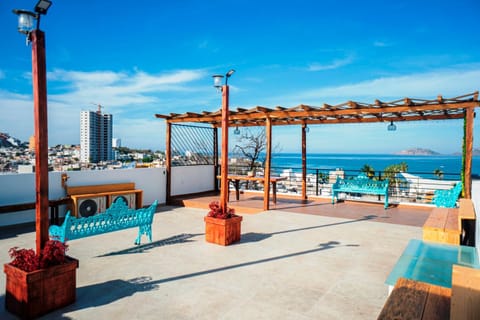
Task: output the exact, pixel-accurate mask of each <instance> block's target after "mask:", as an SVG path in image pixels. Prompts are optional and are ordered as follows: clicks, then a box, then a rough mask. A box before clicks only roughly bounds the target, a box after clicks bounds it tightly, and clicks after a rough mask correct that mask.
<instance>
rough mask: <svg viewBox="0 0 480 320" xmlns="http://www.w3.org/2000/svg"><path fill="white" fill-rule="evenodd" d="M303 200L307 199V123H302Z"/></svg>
mask: <svg viewBox="0 0 480 320" xmlns="http://www.w3.org/2000/svg"><path fill="white" fill-rule="evenodd" d="M302 200H303V201H305V200H307V124H306V123H302Z"/></svg>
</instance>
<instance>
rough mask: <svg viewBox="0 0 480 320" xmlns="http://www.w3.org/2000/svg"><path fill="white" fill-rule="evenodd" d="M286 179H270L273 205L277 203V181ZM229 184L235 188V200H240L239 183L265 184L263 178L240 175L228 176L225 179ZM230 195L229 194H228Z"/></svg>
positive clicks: (273, 177)
mask: <svg viewBox="0 0 480 320" xmlns="http://www.w3.org/2000/svg"><path fill="white" fill-rule="evenodd" d="M287 178H288V177H278V176H272V177H270V183H271V184H272V196H273V203H275V204H276V203H277V181H283V180H287ZM217 179H221V176H217ZM227 179H228V181H229V182H233V185H234V186H235V196H236V199H237V200H240V181H242V180H244V181H257V182H265V177H250V176H242V175H228V177H227ZM229 194H230V193H229Z"/></svg>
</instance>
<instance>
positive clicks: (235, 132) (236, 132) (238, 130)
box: [233, 126, 240, 136]
mask: <svg viewBox="0 0 480 320" xmlns="http://www.w3.org/2000/svg"><path fill="white" fill-rule="evenodd" d="M233 134H234V135H237V136H238V135H239V134H240V129H238V126H237V127H236V128H235V130H233Z"/></svg>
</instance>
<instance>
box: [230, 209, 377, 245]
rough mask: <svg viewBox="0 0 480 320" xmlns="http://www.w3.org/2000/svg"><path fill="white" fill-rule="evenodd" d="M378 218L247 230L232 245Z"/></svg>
mask: <svg viewBox="0 0 480 320" xmlns="http://www.w3.org/2000/svg"><path fill="white" fill-rule="evenodd" d="M375 218H378V216H376V215H368V216H364V217H363V218H361V219H355V220H348V221H342V222H335V223H329V224H321V225H318V226H311V227H305V228H297V229H290V230H284V231H277V232H272V233H257V232H248V233H245V234H242V237H241V239H240V242H238V243H236V244H233V245H239V244H242V243H248V242H259V241H262V240H265V239H268V238H270V237H271V236H273V235H276V234H283V233H290V232H298V231H304V230H311V229H319V228H327V227H333V226H338V225H342V224H350V223H355V222H361V221H368V220H372V219H375Z"/></svg>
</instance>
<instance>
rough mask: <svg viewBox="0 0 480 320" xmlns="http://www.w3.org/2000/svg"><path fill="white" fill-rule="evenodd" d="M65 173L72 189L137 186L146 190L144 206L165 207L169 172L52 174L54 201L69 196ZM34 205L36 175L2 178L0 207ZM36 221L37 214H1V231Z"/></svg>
mask: <svg viewBox="0 0 480 320" xmlns="http://www.w3.org/2000/svg"><path fill="white" fill-rule="evenodd" d="M63 173H65V174H67V175H68V180H67V185H69V186H85V185H99V184H112V183H125V182H134V183H135V188H136V189H141V190H143V205H144V206H145V205H149V204H151V203H152V202H154V201H155V200H158V202H159V203H165V195H166V192H165V191H166V189H165V185H166V175H165V173H166V171H165V168H139V169H121V170H86V171H67V172H49V175H48V179H49V199H50V200H56V199H60V198H62V197H65V196H66V193H65V190H64V189H63V188H62V181H61V180H62V178H61V176H62V174H63ZM32 202H35V174H34V173H26V174H5V175H0V206H5V205H14V204H23V203H32ZM65 211H66V208H65V206H61V207H60V216H63V215H64V214H65ZM33 221H35V210H25V211H18V212H12V213H5V214H0V227H1V226H6V225H13V224H19V223H28V222H33Z"/></svg>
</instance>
